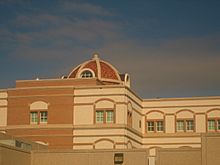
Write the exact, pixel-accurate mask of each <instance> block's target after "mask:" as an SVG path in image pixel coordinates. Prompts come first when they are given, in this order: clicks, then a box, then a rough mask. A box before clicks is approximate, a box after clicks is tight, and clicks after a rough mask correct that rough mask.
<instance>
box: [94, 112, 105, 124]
mask: <svg viewBox="0 0 220 165" xmlns="http://www.w3.org/2000/svg"><path fill="white" fill-rule="evenodd" d="M103 122H104V111H96V123H103Z"/></svg>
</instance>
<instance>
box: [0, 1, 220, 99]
mask: <svg viewBox="0 0 220 165" xmlns="http://www.w3.org/2000/svg"><path fill="white" fill-rule="evenodd" d="M219 9H220V1H218V0H210V1H205V0H204V1H203V0H185V1H181V0H167V1H164V0H155V1H153V0H143V1H142V0H138V1H132V0H112V1H103V0H93V1H88V0H87V1H86V0H83V1H80V0H78V1H74V0H72V1H70V0H32V1H31V0H19V1H15V0H1V1H0V75H1V79H0V88H11V87H14V86H15V80H20V79H35V78H36V77H39V78H42V79H43V78H59V77H61V76H62V75H67V74H68V73H69V72H70V71H71V70H72V68H74V67H75V66H77V65H78V64H80V63H82V62H84V61H85V60H88V59H90V58H92V54H93V53H94V52H98V53H99V54H100V58H101V59H103V60H106V61H108V62H110V63H111V64H113V65H114V66H115V67H116V68H117V69H118V70H119V72H120V73H124V72H127V73H129V74H130V76H131V83H132V89H133V90H134V91H135V92H137V94H138V95H139V96H141V97H143V98H154V97H191V96H215V95H220V76H219V71H220V46H219V45H220V12H219Z"/></svg>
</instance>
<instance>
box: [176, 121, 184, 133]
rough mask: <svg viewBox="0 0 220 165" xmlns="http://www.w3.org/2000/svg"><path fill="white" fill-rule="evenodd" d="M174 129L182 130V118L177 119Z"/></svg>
mask: <svg viewBox="0 0 220 165" xmlns="http://www.w3.org/2000/svg"><path fill="white" fill-rule="evenodd" d="M176 130H177V131H184V120H177V122H176Z"/></svg>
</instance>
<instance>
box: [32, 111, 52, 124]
mask: <svg viewBox="0 0 220 165" xmlns="http://www.w3.org/2000/svg"><path fill="white" fill-rule="evenodd" d="M43 112H46V114H47V122H43V121H42V120H41V113H43ZM32 113H36V114H37V122H32V118H31V114H32ZM29 123H30V124H31V125H40V124H47V123H48V110H31V111H30V112H29Z"/></svg>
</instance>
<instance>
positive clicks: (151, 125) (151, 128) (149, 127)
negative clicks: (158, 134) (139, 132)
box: [147, 121, 154, 132]
mask: <svg viewBox="0 0 220 165" xmlns="http://www.w3.org/2000/svg"><path fill="white" fill-rule="evenodd" d="M147 131H148V132H154V121H148V122H147Z"/></svg>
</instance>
